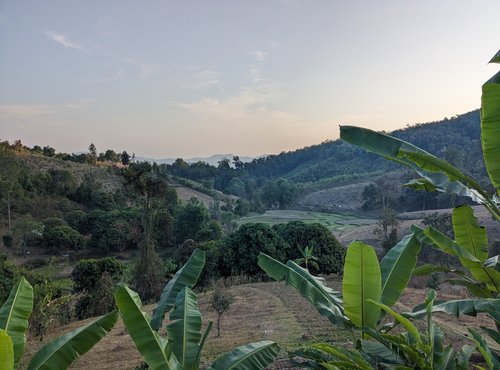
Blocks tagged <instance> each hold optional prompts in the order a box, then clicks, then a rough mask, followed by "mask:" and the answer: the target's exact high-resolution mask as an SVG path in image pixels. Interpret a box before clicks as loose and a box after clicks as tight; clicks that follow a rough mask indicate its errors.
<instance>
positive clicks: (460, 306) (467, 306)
mask: <svg viewBox="0 0 500 370" xmlns="http://www.w3.org/2000/svg"><path fill="white" fill-rule="evenodd" d="M488 310H493V311H499V312H500V299H493V298H487V299H457V300H453V301H445V302H438V303H436V304H434V306H433V307H432V312H444V313H447V314H450V315H454V316H457V317H459V316H460V315H467V316H476V315H477V314H478V313H480V312H488ZM405 315H406V316H410V317H414V318H417V319H419V318H422V317H424V316H425V315H426V308H425V305H418V306H416V307H415V308H414V309H413V311H412V312H411V313H405Z"/></svg>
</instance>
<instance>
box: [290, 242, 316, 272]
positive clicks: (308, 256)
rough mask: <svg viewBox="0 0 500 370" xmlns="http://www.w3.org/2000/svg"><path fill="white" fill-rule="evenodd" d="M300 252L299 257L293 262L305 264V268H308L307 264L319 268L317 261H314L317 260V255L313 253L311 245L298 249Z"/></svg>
mask: <svg viewBox="0 0 500 370" xmlns="http://www.w3.org/2000/svg"><path fill="white" fill-rule="evenodd" d="M300 253H301V254H302V257H301V258H298V259H296V260H295V261H294V262H295V263H296V264H297V265H299V266H300V265H302V264H303V265H305V267H306V270H309V265H311V266H312V267H314V268H315V269H316V270H319V266H318V263H317V262H316V261H317V260H318V257H316V256H315V255H314V254H313V247H312V246H311V247H307V246H306V247H305V248H304V249H302V248H301V249H300Z"/></svg>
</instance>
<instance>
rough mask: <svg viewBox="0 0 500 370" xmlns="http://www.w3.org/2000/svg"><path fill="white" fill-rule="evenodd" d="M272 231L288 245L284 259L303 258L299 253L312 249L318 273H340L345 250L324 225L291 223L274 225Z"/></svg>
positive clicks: (301, 222) (300, 222)
mask: <svg viewBox="0 0 500 370" xmlns="http://www.w3.org/2000/svg"><path fill="white" fill-rule="evenodd" d="M273 230H274V231H276V233H277V234H278V235H279V236H281V238H283V240H284V241H285V242H286V243H287V244H288V247H287V249H286V252H287V253H286V258H285V259H288V260H296V259H299V258H303V255H302V252H301V251H304V249H305V248H306V247H310V248H314V252H315V256H316V257H317V258H318V261H317V263H318V266H319V269H318V272H320V273H324V274H331V273H339V272H341V271H342V268H343V265H344V257H345V248H344V247H343V246H342V245H341V244H340V243H339V241H338V240H337V239H336V238H335V236H334V235H333V234H332V233H331V232H330V230H328V229H327V228H326V227H325V226H324V225H321V224H319V223H312V224H306V223H305V222H303V221H292V222H288V223H286V224H277V225H274V226H273Z"/></svg>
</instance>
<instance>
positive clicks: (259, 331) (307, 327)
mask: <svg viewBox="0 0 500 370" xmlns="http://www.w3.org/2000/svg"><path fill="white" fill-rule="evenodd" d="M340 280H341V278H340V277H338V276H330V277H328V279H327V281H328V285H329V286H331V287H333V288H335V289H340V284H341V281H340ZM418 284H419V282H415V283H413V284H412V285H413V286H417V285H418ZM228 289H229V291H230V292H231V294H233V296H234V298H235V301H234V304H233V305H232V308H231V309H230V310H229V311H228V312H227V313H225V314H224V317H223V321H222V325H221V336H220V337H217V336H216V330H212V332H211V334H210V336H209V338H208V340H207V343H206V345H205V348H204V352H203V355H202V356H203V362H202V364H203V365H205V366H206V365H207V364H209V363H210V362H211V361H212V360H213V359H214V358H215V357H216V356H217V355H219V354H222V353H224V352H226V351H229V350H231V349H232V348H234V347H236V346H239V345H242V344H245V343H249V342H253V341H260V340H264V339H269V340H273V341H276V342H277V343H278V344H279V345H280V346H281V347H282V348H283V349H284V350H283V351H282V354H281V356H280V358H279V359H278V360H276V361H275V362H274V363H273V364H272V365H271V366H270V367H269V369H289V370H291V369H296V368H294V367H293V366H292V365H291V364H290V362H289V361H288V359H287V355H286V351H285V350H287V349H288V350H290V349H292V350H293V349H297V348H300V347H302V346H307V345H308V344H311V343H314V342H319V341H327V342H333V343H336V344H338V345H342V346H350V345H351V343H350V342H349V337H348V336H347V333H346V332H344V331H342V330H339V329H337V328H335V327H333V326H332V325H331V324H330V323H329V322H328V321H327V320H326V319H324V318H323V317H321V316H320V315H319V314H318V313H317V312H316V310H315V309H313V308H312V306H311V305H310V304H309V303H308V302H307V301H305V299H303V298H302V297H301V296H300V295H299V294H297V293H296V292H295V291H294V290H293V288H290V287H288V286H285V285H284V283H275V282H271V283H252V284H246V285H239V286H233V287H230V288H228ZM426 291H427V288H425V287H424V288H407V290H406V291H405V293H404V295H403V297H402V299H401V301H400V303H398V304H397V305H396V308H397V310H398V311H407V310H410V309H411V308H412V307H413V306H415V305H417V304H419V303H422V302H423V300H424V297H425V294H426ZM211 294H212V293H211V292H201V293H199V294H198V299H199V304H200V308H201V311H202V314H203V317H204V321H205V323H206V322H207V321H208V320H215V313H214V312H213V311H211V310H210V303H209V302H210V297H211ZM438 297H439V298H440V299H452V298H456V297H464V293H463V292H461V291H451V290H450V291H444V292H443V291H440V292H438ZM152 309H153V306H152V305H148V306H146V311H148V312H151V311H152ZM88 321H90V320H87V321H83V322H74V323H71V324H70V325H67V326H64V327H61V328H57V329H54V330H53V331H52V332H51V333H50V334H49V335H47V336H46V337H45V338H44V340H43V342H46V341H48V340H50V339H51V338H53V337H55V336H58V335H61V334H63V333H65V332H68V331H70V330H72V329H75V328H77V327H79V326H81V325H83V324H85V323H86V322H88ZM436 322H437V323H438V325H440V326H441V327H442V328H443V329H444V330H445V332H446V334H447V340H448V343H452V344H453V345H454V346H460V345H462V344H464V343H465V342H466V341H467V338H466V337H465V334H466V333H467V330H466V326H479V325H486V326H491V325H492V324H493V323H492V322H490V320H489V319H488V318H486V317H480V318H468V317H467V318H461V319H460V320H458V319H455V318H451V317H450V316H444V315H436ZM418 325H419V326H421V329H424V322H423V321H422V322H419V324H418ZM41 345H42V342H40V341H37V340H33V339H32V340H30V341H29V343H28V346H27V351H26V352H27V353H26V356H25V359H28V358H30V357H31V355H32V354H33V353H34V352H35V351H36V350H37V349H38V348H39V347H40V346H41ZM141 361H142V359H141V356H140V354H139V353H138V352H137V350H136V349H135V347H134V344H133V342H132V340H131V339H130V337H129V336H128V335H127V332H126V330H125V327H124V326H123V323H122V322H121V321H118V323H117V325H116V326H115V328H114V329H113V330H112V331H111V333H110V334H108V335H107V336H106V337H105V338H104V339H103V340H102V341H101V342H99V343H98V344H97V345H96V346H95V347H94V348H93V349H92V350H91V351H90V352H88V353H87V354H85V355H84V356H82V357H81V358H80V359H79V360H77V361H76V362H75V363H74V364H73V366H72V367H71V368H72V369H94V370H98V369H134V368H135V366H137V365H138V364H140V363H141ZM23 365H24V366H26V363H24V364H23Z"/></svg>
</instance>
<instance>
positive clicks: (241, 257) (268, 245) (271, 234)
mask: <svg viewBox="0 0 500 370" xmlns="http://www.w3.org/2000/svg"><path fill="white" fill-rule="evenodd" d="M287 249H288V245H287V244H286V242H285V241H284V240H283V239H282V238H281V236H279V235H278V234H277V233H276V231H274V230H273V229H271V227H269V226H268V225H266V224H263V223H248V224H244V225H241V226H240V228H239V229H238V230H236V231H235V232H233V233H232V234H231V235H229V236H228V237H227V238H226V239H225V240H224V245H223V248H222V252H221V255H222V266H221V273H222V274H223V275H225V276H229V275H231V274H248V275H255V274H257V273H259V272H260V271H259V269H258V267H257V266H256V261H257V257H258V255H259V253H260V252H263V253H266V254H269V255H270V256H273V257H274V258H276V259H278V260H279V261H284V260H285V259H286V256H287Z"/></svg>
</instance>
